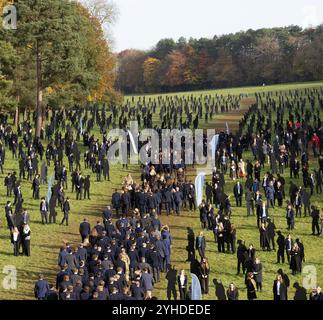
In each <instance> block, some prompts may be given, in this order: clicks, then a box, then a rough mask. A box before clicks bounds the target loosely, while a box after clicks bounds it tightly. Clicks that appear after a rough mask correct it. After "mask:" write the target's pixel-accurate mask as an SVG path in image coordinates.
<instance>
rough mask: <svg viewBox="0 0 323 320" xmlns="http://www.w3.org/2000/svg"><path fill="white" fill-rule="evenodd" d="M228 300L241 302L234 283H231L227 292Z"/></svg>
mask: <svg viewBox="0 0 323 320" xmlns="http://www.w3.org/2000/svg"><path fill="white" fill-rule="evenodd" d="M227 298H228V300H239V290H238V288H237V287H236V285H235V284H234V283H230V285H229V288H228V290H227Z"/></svg>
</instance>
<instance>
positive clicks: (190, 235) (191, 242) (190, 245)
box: [186, 227, 195, 261]
mask: <svg viewBox="0 0 323 320" xmlns="http://www.w3.org/2000/svg"><path fill="white" fill-rule="evenodd" d="M186 251H187V260H186V261H192V257H193V259H194V258H195V234H194V231H193V230H192V228H190V227H188V228H187V247H186Z"/></svg>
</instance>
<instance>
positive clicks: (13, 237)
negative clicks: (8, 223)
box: [11, 227, 21, 257]
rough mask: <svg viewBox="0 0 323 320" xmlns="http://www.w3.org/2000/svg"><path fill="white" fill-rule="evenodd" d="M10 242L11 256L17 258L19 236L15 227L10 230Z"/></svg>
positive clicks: (19, 242)
mask: <svg viewBox="0 0 323 320" xmlns="http://www.w3.org/2000/svg"><path fill="white" fill-rule="evenodd" d="M11 241H12V244H13V254H14V256H15V257H18V256H19V254H20V253H19V251H20V244H21V235H20V232H19V230H18V228H17V227H14V228H13V229H12V234H11Z"/></svg>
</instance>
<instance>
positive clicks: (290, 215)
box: [286, 204, 295, 230]
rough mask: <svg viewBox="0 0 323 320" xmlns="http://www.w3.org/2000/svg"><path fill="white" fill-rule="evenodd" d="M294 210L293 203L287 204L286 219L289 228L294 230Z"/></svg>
mask: <svg viewBox="0 0 323 320" xmlns="http://www.w3.org/2000/svg"><path fill="white" fill-rule="evenodd" d="M294 219H295V218H294V210H293V207H292V205H291V204H289V205H288V206H287V212H286V221H287V229H288V230H293V229H294V226H295V220H294Z"/></svg>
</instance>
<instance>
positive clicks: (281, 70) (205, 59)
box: [117, 24, 323, 93]
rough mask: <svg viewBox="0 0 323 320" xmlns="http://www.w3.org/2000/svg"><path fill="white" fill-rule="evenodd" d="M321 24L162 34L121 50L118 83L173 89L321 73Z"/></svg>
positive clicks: (138, 89) (137, 88) (126, 87)
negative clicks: (153, 41)
mask: <svg viewBox="0 0 323 320" xmlns="http://www.w3.org/2000/svg"><path fill="white" fill-rule="evenodd" d="M322 57H323V24H321V25H319V26H318V27H316V28H309V29H302V28H301V27H298V26H288V27H284V28H272V29H259V30H252V29H249V30H247V31H245V32H244V31H242V32H238V33H235V34H227V35H223V36H220V37H217V36H215V37H214V38H213V39H206V38H201V39H199V40H197V39H192V38H191V39H189V40H186V39H185V38H180V39H179V40H178V41H177V42H175V41H174V40H173V39H163V40H160V41H159V42H158V43H157V45H156V46H155V47H154V48H153V49H152V50H150V51H140V50H133V49H129V50H125V51H122V52H120V53H119V54H118V75H117V88H118V89H120V90H122V91H123V92H126V93H143V92H169V91H186V90H195V89H209V88H224V87H232V86H246V85H262V84H263V83H266V84H275V83H283V82H298V81H315V80H322V79H323V59H322Z"/></svg>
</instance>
